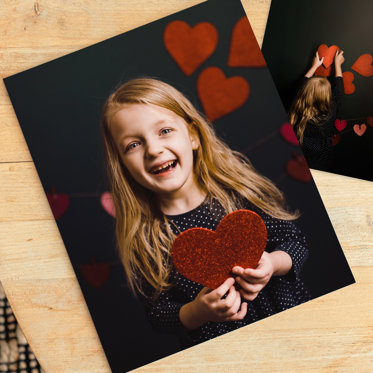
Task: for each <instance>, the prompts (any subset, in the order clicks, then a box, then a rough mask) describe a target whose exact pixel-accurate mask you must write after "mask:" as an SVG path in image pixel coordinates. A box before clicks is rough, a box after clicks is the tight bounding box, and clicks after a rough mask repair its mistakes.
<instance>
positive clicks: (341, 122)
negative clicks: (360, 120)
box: [334, 119, 347, 132]
mask: <svg viewBox="0 0 373 373" xmlns="http://www.w3.org/2000/svg"><path fill="white" fill-rule="evenodd" d="M334 126H335V128H336V129H337V130H338V132H341V131H343V130H344V129H345V128H346V127H347V120H344V119H342V120H340V119H336V120H335V121H334Z"/></svg>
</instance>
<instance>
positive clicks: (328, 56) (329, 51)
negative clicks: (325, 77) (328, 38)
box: [317, 44, 339, 69]
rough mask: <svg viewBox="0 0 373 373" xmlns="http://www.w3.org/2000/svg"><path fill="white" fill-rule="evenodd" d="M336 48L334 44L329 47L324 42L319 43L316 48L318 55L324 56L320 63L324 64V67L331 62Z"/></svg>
mask: <svg viewBox="0 0 373 373" xmlns="http://www.w3.org/2000/svg"><path fill="white" fill-rule="evenodd" d="M338 50H339V48H338V47H337V46H336V45H331V46H330V47H328V46H327V45H326V44H321V45H320V46H319V48H318V49H317V52H318V53H319V57H320V58H322V57H324V60H323V63H322V64H323V65H324V66H325V68H326V69H327V68H328V67H329V66H330V65H331V64H332V63H333V60H334V56H335V54H336V52H337V51H338Z"/></svg>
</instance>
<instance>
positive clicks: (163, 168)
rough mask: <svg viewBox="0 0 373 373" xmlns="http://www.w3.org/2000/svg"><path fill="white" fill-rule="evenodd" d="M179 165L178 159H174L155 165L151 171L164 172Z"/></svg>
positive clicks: (157, 173)
mask: <svg viewBox="0 0 373 373" xmlns="http://www.w3.org/2000/svg"><path fill="white" fill-rule="evenodd" d="M176 165H177V160H176V159H174V160H173V161H169V162H166V163H164V164H162V165H161V166H159V167H153V168H152V169H151V170H150V171H149V172H150V173H151V174H154V175H159V174H163V173H165V172H167V171H169V170H171V169H173V168H175V167H176Z"/></svg>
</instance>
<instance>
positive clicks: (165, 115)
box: [110, 104, 199, 196]
mask: <svg viewBox="0 0 373 373" xmlns="http://www.w3.org/2000/svg"><path fill="white" fill-rule="evenodd" d="M110 131H111V133H112V136H113V138H114V141H115V143H116V145H117V148H118V150H119V153H120V157H121V159H122V161H123V164H124V165H125V167H126V168H127V170H128V171H129V172H130V173H131V175H132V177H133V178H134V179H135V180H136V181H137V182H138V183H139V184H141V185H142V186H143V187H145V188H147V189H149V190H151V191H153V192H154V193H156V194H157V195H174V196H182V195H183V193H189V192H190V191H192V190H194V189H195V187H196V180H195V178H194V169H193V150H194V149H197V148H198V146H199V141H198V136H197V135H195V134H191V133H189V131H188V129H187V123H186V122H185V120H184V119H183V118H181V117H179V116H178V115H177V114H175V113H174V112H172V111H170V110H168V109H165V108H162V107H159V106H156V105H152V104H149V105H145V104H125V105H123V108H122V109H121V110H119V111H118V112H117V113H116V114H115V115H114V117H113V120H112V123H111V124H110Z"/></svg>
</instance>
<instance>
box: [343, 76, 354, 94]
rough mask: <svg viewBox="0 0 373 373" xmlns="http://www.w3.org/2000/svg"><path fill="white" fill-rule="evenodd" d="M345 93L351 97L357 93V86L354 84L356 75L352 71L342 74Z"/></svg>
mask: <svg viewBox="0 0 373 373" xmlns="http://www.w3.org/2000/svg"><path fill="white" fill-rule="evenodd" d="M342 77H343V85H344V91H345V94H346V95H351V94H353V93H354V92H355V89H356V87H355V84H353V83H352V81H353V80H354V74H353V73H352V72H351V71H345V72H344V73H343V74H342Z"/></svg>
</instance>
